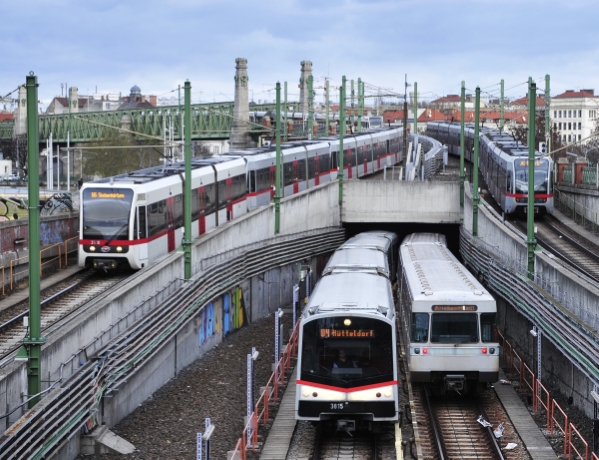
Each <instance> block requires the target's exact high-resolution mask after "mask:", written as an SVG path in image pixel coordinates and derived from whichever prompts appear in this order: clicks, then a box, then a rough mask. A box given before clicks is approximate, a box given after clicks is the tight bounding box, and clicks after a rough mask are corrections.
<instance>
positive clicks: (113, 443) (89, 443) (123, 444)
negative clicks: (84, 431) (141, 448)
mask: <svg viewBox="0 0 599 460" xmlns="http://www.w3.org/2000/svg"><path fill="white" fill-rule="evenodd" d="M133 452H135V446H134V445H133V444H131V443H130V442H129V441H126V440H125V439H123V438H121V437H120V436H117V435H116V434H114V433H113V432H112V431H110V430H109V429H108V427H107V426H106V425H101V426H98V427H96V428H95V429H94V430H93V431H92V432H91V433H90V434H88V435H83V436H82V437H81V453H82V454H83V455H93V454H122V455H127V454H132V453H133Z"/></svg>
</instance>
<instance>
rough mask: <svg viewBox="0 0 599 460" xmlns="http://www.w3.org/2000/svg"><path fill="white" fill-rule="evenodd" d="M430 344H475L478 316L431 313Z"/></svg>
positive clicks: (473, 314) (472, 314)
mask: <svg viewBox="0 0 599 460" xmlns="http://www.w3.org/2000/svg"><path fill="white" fill-rule="evenodd" d="M431 342H432V343H454V344H456V343H477V342H478V315H477V314H476V313H433V315H432V320H431Z"/></svg>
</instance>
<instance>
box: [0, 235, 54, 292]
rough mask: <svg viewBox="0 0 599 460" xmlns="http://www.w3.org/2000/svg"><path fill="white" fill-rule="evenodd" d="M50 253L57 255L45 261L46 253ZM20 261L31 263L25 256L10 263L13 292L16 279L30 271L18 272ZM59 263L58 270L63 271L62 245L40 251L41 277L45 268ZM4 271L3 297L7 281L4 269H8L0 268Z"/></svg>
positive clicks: (10, 284) (10, 287) (10, 285)
mask: <svg viewBox="0 0 599 460" xmlns="http://www.w3.org/2000/svg"><path fill="white" fill-rule="evenodd" d="M65 247H66V242H65ZM48 252H52V254H54V252H56V255H52V256H49V257H48V258H47V259H46V260H44V253H46V254H47V253H48ZM65 258H66V253H65ZM19 261H23V262H29V256H24V257H19V258H17V259H13V260H11V261H10V263H9V283H8V284H9V289H10V290H11V291H12V290H13V285H14V284H15V279H16V278H17V276H19V275H22V274H23V273H25V272H26V271H28V268H24V269H23V270H18V268H17V267H19V263H20V262H19ZM57 262H58V268H59V269H61V268H62V243H56V244H53V245H52V246H48V247H47V248H44V249H42V250H41V251H40V277H41V276H42V275H43V271H44V267H47V266H48V265H50V264H56V263H57ZM65 266H66V262H65ZM0 268H1V269H2V295H4V292H5V279H4V269H5V268H6V267H4V266H2V267H0Z"/></svg>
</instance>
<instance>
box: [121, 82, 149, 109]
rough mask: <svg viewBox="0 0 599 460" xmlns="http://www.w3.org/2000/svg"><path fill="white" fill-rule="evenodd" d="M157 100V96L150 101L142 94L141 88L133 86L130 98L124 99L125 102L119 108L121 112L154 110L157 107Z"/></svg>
mask: <svg viewBox="0 0 599 460" xmlns="http://www.w3.org/2000/svg"><path fill="white" fill-rule="evenodd" d="M152 99H154V100H152ZM155 99H156V96H150V101H148V100H147V99H146V96H144V95H143V94H141V89H140V88H139V86H137V85H133V86H132V87H131V91H130V93H129V96H125V97H123V101H124V102H123V103H122V104H121V106H120V107H119V110H127V109H143V108H153V107H156V100H155ZM152 102H153V103H152Z"/></svg>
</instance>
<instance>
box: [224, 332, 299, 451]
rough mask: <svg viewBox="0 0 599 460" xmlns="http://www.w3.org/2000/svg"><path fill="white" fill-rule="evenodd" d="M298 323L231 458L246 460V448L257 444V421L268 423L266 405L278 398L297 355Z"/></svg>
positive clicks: (263, 423) (253, 448)
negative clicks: (286, 374) (293, 359)
mask: <svg viewBox="0 0 599 460" xmlns="http://www.w3.org/2000/svg"><path fill="white" fill-rule="evenodd" d="M299 324H300V322H299V321H298V322H297V323H296V325H295V327H294V329H293V334H291V337H290V338H289V342H288V343H287V346H286V347H285V349H284V350H283V354H282V356H281V359H280V360H279V362H278V363H277V367H276V368H275V370H274V372H273V373H272V375H271V376H270V379H269V380H268V382H267V383H266V388H265V389H264V391H263V392H262V394H261V395H260V398H259V399H258V401H257V402H256V405H255V406H254V411H253V412H252V415H250V417H249V419H248V421H247V423H246V425H245V427H244V429H243V432H242V433H241V437H240V438H239V440H238V441H237V444H236V445H235V450H234V451H233V455H232V457H231V458H238V459H240V460H246V459H247V450H248V448H251V449H252V450H256V447H257V444H258V429H259V423H260V422H262V426H265V425H266V424H267V423H268V420H269V411H268V405H269V404H270V403H271V402H273V401H274V402H277V401H278V400H279V388H280V387H281V386H283V385H285V372H287V370H289V369H291V363H292V361H291V360H292V358H294V357H295V356H297V345H298V338H299ZM271 388H272V391H271ZM271 397H272V399H271ZM248 433H249V435H248Z"/></svg>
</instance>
